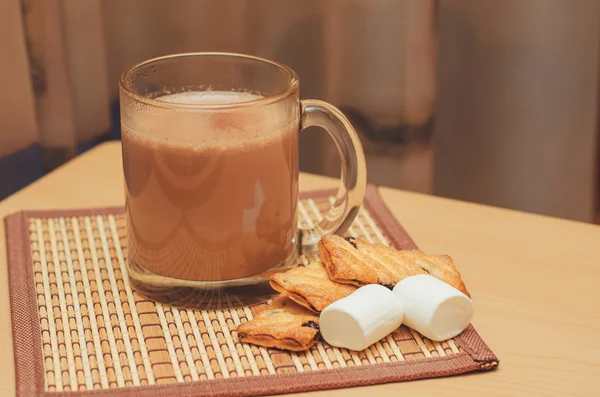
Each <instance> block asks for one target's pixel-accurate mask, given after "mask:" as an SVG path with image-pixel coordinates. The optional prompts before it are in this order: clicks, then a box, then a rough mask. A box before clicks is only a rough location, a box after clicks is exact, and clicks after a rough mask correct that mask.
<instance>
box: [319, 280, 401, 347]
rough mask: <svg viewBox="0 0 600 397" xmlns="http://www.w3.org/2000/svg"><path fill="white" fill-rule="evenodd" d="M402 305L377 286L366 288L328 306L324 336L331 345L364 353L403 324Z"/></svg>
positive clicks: (323, 322)
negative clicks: (363, 351)
mask: <svg viewBox="0 0 600 397" xmlns="http://www.w3.org/2000/svg"><path fill="white" fill-rule="evenodd" d="M402 317H403V315H402V304H401V303H400V300H399V299H398V298H397V297H396V295H395V294H394V293H393V292H392V291H390V290H389V289H387V288H385V287H384V286H381V285H377V284H370V285H365V286H364V287H361V288H359V289H357V290H356V291H354V292H353V293H352V294H350V295H348V296H347V297H345V298H342V299H340V300H338V301H335V302H333V303H332V304H331V305H329V306H327V307H326V308H325V309H324V310H323V311H322V312H321V317H320V319H319V328H320V330H321V335H322V336H323V339H325V341H326V342H327V343H329V344H330V345H332V346H337V347H344V348H347V349H350V350H364V349H366V348H367V347H369V346H370V345H372V344H373V343H375V342H377V341H379V340H380V339H382V338H384V337H385V336H387V335H388V334H390V333H391V332H393V331H394V330H395V329H396V328H398V327H399V326H400V324H402Z"/></svg>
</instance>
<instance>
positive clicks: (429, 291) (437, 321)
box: [393, 274, 475, 341]
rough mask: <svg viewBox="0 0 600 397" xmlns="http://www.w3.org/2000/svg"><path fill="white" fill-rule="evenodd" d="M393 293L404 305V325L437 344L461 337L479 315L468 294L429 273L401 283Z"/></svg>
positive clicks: (406, 279)
mask: <svg viewBox="0 0 600 397" xmlns="http://www.w3.org/2000/svg"><path fill="white" fill-rule="evenodd" d="M393 293H394V294H395V295H396V296H397V297H398V300H399V301H401V302H402V307H403V310H404V324H405V325H406V326H408V327H410V328H412V329H414V330H415V331H418V332H419V333H420V334H421V335H423V336H425V337H427V338H429V339H431V340H434V341H443V340H447V339H450V338H453V337H455V336H456V335H458V334H460V333H461V332H462V331H464V329H465V328H467V326H468V325H469V323H470V322H471V319H472V318H473V314H474V312H475V307H474V306H473V302H472V301H471V299H469V297H468V296H467V295H465V294H463V293H462V292H460V291H459V290H457V289H456V288H454V287H452V286H450V285H449V284H446V283H445V282H443V281H441V280H439V279H437V278H435V277H432V276H429V275H427V274H420V275H418V276H411V277H407V278H405V279H403V280H401V281H400V282H399V283H398V284H396V286H395V287H394V290H393Z"/></svg>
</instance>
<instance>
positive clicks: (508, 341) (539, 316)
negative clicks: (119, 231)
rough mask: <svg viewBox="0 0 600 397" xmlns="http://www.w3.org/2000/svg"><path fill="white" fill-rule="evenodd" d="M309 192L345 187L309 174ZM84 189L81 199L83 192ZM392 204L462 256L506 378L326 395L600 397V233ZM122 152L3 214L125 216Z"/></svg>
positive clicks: (32, 190) (69, 174) (526, 217)
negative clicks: (99, 211)
mask: <svg viewBox="0 0 600 397" xmlns="http://www.w3.org/2000/svg"><path fill="white" fill-rule="evenodd" d="M300 184H301V189H302V190H309V189H317V188H324V187H332V186H336V181H335V180H334V179H330V178H324V177H319V176H315V175H308V174H303V175H301V179H300ZM73 186H77V193H74V192H73V191H72V187H73ZM381 194H382V196H383V198H384V200H385V202H386V203H387V205H388V206H389V207H390V209H391V211H392V212H393V214H394V215H395V216H396V217H397V218H398V219H399V220H400V222H401V223H402V224H403V225H404V227H405V228H406V229H407V230H408V232H409V234H410V235H411V236H412V237H413V239H414V240H415V242H416V243H417V245H419V247H420V248H422V249H423V250H425V251H428V252H432V253H444V254H449V255H451V256H452V257H453V258H454V260H455V263H456V264H457V266H458V268H459V270H460V271H461V273H462V275H463V278H464V280H465V282H466V284H467V286H468V288H469V291H470V292H471V294H472V296H473V299H474V302H475V306H476V314H475V318H474V321H473V324H474V326H475V328H476V329H477V331H478V332H479V334H480V335H481V336H482V338H483V339H484V340H485V341H486V342H487V344H488V345H489V346H490V348H491V349H492V350H493V351H494V353H496V355H497V356H498V357H499V359H500V366H499V368H498V369H497V370H495V371H492V372H487V373H479V374H471V375H464V376H455V377H450V378H442V379H429V380H422V381H413V382H403V383H392V384H385V385H377V386H368V387H359V388H353V389H342V390H331V391H323V392H315V393H314V395H319V396H355V395H363V394H366V393H376V394H377V395H381V396H397V395H400V394H401V393H402V394H404V393H406V395H415V396H417V395H418V396H434V395H435V396H451V395H452V396H454V395H460V396H481V395H485V396H496V395H506V396H515V395H527V396H531V395H535V396H542V395H544V396H547V395H556V396H566V395H569V396H571V395H573V396H574V395H578V396H579V395H580V396H592V395H598V393H600V391H599V390H600V287H599V286H600V252H599V249H600V227H598V226H593V225H589V224H583V223H577V222H572V221H566V220H560V219H554V218H549V217H543V216H538V215H531V214H525V213H520V212H515V211H509V210H504V209H498V208H492V207H486V206H482V205H477V204H471V203H465V202H459V201H453V200H448V199H443V198H437V197H432V196H428V195H421V194H415V193H409V192H403V191H399V190H394V189H387V188H382V189H381ZM123 202H124V195H123V177H122V171H121V153H120V145H119V143H116V142H115V143H107V144H103V145H101V146H98V147H97V148H95V149H93V150H91V151H89V152H87V153H86V154H84V155H82V156H80V157H78V158H76V159H74V160H73V161H71V162H69V163H67V164H66V165H64V166H63V167H61V168H59V169H57V170H56V171H54V172H52V173H51V174H49V175H47V176H46V177H44V178H42V179H41V180H39V181H37V182H35V183H34V184H32V185H30V186H28V187H27V188H25V189H23V190H21V191H20V192H18V193H16V194H14V195H13V196H10V197H8V198H7V199H5V200H4V201H2V202H1V203H0V217H2V218H4V217H5V216H6V215H8V214H10V213H14V212H17V211H20V210H24V209H70V208H84V207H105V206H117V205H123ZM0 251H1V252H0V266H1V267H2V269H0V291H1V296H0V362H1V363H2V364H1V369H2V370H1V371H0V395H1V396H10V395H14V390H15V373H14V365H13V364H12V362H13V350H12V335H11V322H10V307H9V299H8V284H7V283H8V281H7V269H6V266H7V263H6V246H5V238H4V228H3V227H2V228H0Z"/></svg>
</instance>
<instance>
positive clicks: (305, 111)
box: [300, 99, 367, 246]
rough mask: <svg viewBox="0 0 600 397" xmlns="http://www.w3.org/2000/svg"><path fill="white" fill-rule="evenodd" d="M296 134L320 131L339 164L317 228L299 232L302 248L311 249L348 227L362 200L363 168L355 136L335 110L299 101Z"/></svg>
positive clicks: (364, 173) (365, 180)
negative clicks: (337, 180)
mask: <svg viewBox="0 0 600 397" xmlns="http://www.w3.org/2000/svg"><path fill="white" fill-rule="evenodd" d="M300 105H301V109H302V114H301V118H300V130H304V129H305V128H308V127H313V126H316V127H322V128H323V129H325V131H327V132H328V133H329V136H330V137H331V138H332V139H333V141H334V142H335V146H336V147H337V150H338V153H339V154H340V158H341V160H342V174H341V180H340V186H339V188H338V192H337V195H336V197H335V200H332V202H331V208H330V209H329V211H328V212H327V214H325V216H323V217H322V219H321V220H320V221H319V222H318V224H317V225H315V226H313V227H310V228H308V229H301V230H302V240H301V241H302V245H303V246H314V245H316V244H317V243H318V242H319V239H320V238H321V237H322V236H325V235H328V234H343V233H344V232H345V231H346V230H347V229H348V228H349V227H350V225H351V224H352V221H354V218H355V217H356V215H357V214H358V210H359V209H360V206H361V204H362V202H363V199H364V197H365V189H366V185H367V167H366V165H365V154H364V152H363V147H362V144H361V143H360V139H359V137H358V134H357V133H356V131H355V130H354V128H353V127H352V124H350V121H349V120H348V119H347V118H346V116H344V114H343V113H342V112H341V111H340V110H339V109H338V108H336V107H335V106H333V105H330V104H329V103H327V102H322V101H317V100H314V99H305V100H303V101H300Z"/></svg>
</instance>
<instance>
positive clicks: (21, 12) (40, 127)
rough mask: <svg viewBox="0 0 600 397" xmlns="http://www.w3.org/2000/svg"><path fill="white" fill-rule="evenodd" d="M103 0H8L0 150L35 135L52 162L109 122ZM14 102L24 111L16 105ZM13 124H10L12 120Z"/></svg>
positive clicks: (23, 145) (7, 151)
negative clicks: (6, 96)
mask: <svg viewBox="0 0 600 397" xmlns="http://www.w3.org/2000/svg"><path fill="white" fill-rule="evenodd" d="M100 4H101V2H100V1H99V0H89V1H78V0H64V1H60V0H23V1H18V0H5V1H4V7H6V8H7V10H6V12H2V13H1V14H0V19H2V21H0V26H3V28H5V29H10V32H7V34H2V38H1V39H0V40H3V41H4V42H5V43H3V44H4V45H3V46H2V48H3V49H2V51H3V52H4V54H3V57H4V58H5V59H10V62H5V63H4V64H3V66H2V67H3V70H2V71H1V72H2V73H1V75H0V80H1V81H2V85H6V86H7V87H9V88H8V89H7V90H6V91H5V92H11V93H13V95H14V97H13V95H11V96H10V97H9V98H5V97H4V98H3V99H2V100H3V101H8V102H10V103H9V104H4V106H2V107H1V109H2V113H1V116H0V120H1V121H2V125H3V127H5V128H2V131H1V132H0V142H1V143H2V144H1V145H0V156H2V155H7V154H10V153H12V152H15V151H18V150H21V149H24V148H26V147H28V146H29V145H31V144H32V143H34V142H39V143H40V144H41V146H42V147H43V148H44V154H45V155H46V158H45V163H46V166H47V168H52V167H54V166H55V165H57V164H59V163H60V162H62V161H64V160H66V159H68V158H69V157H71V156H73V155H74V154H75V153H76V150H77V144H78V143H79V142H81V141H88V140H91V139H92V138H94V137H96V136H98V135H100V134H102V133H105V132H107V131H108V129H109V128H110V117H109V105H110V101H109V85H108V75H107V69H106V66H107V64H106V53H105V49H104V37H103V28H102V17H101V9H100ZM11 108H15V109H16V110H17V111H14V112H13V111H11V110H10V109H11ZM6 127H8V128H6Z"/></svg>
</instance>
